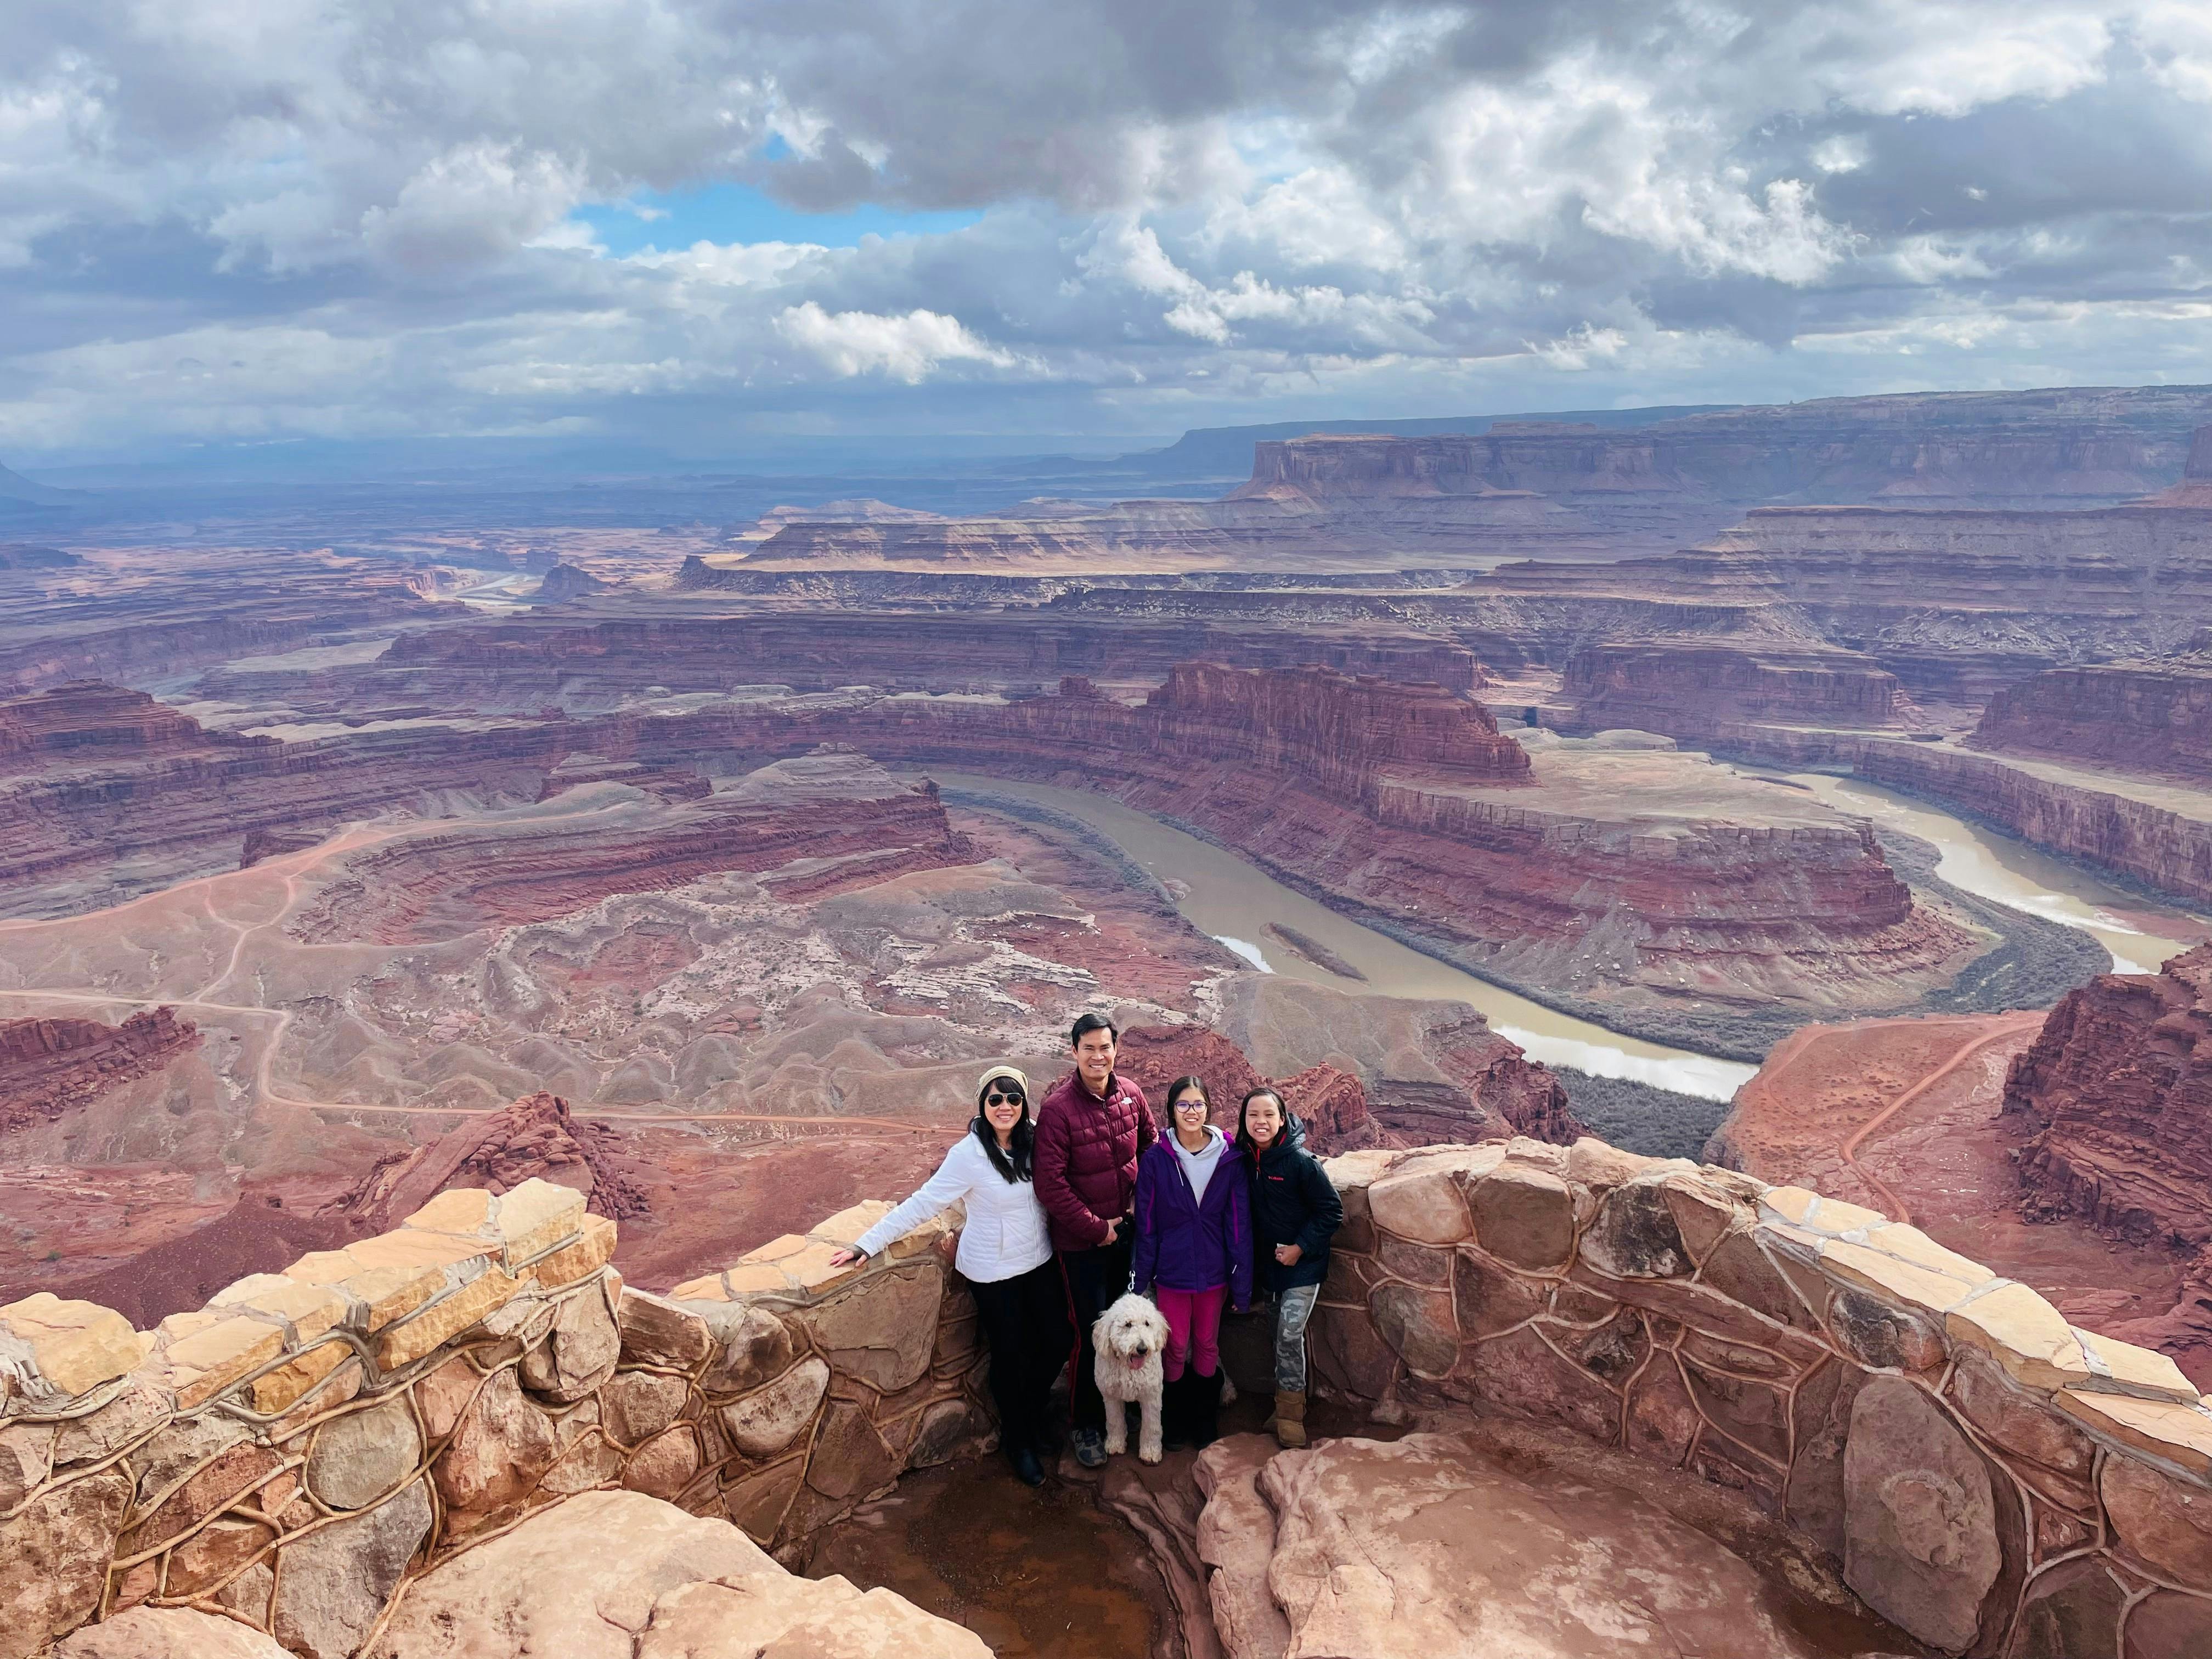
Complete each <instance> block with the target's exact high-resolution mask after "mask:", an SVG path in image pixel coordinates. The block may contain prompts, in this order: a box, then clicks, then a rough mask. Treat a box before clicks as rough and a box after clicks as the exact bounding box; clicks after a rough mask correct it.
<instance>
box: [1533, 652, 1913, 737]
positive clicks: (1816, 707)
mask: <svg viewBox="0 0 2212 1659" xmlns="http://www.w3.org/2000/svg"><path fill="white" fill-rule="evenodd" d="M1560 695H1561V696H1564V697H1566V698H1568V699H1571V701H1572V702H1574V703H1575V705H1576V708H1575V715H1574V720H1573V722H1572V725H1571V729H1572V730H1576V731H1583V732H1598V731H1604V730H1607V729H1610V728H1613V727H1619V726H1632V727H1635V728H1637V729H1638V730H1641V731H1646V732H1664V733H1666V734H1667V735H1668V737H1673V738H1700V737H1709V736H1711V735H1714V734H1715V732H1716V729H1717V727H1719V726H1723V725H1724V724H1726V723H1729V722H1735V721H1745V720H1763V721H1771V722H1773V723H1776V724H1778V725H1784V726H1792V725H1796V726H1868V727H1881V726H1899V725H1901V724H1904V723H1905V721H1906V720H1907V718H1908V716H1909V715H1910V714H1911V712H1912V708H1911V700H1910V699H1909V698H1908V697H1907V696H1905V690H1904V688H1903V687H1902V686H1900V685H1899V684H1898V680H1897V677H1896V676H1895V675H1894V674H1892V673H1891V672H1889V671H1888V670H1887V669H1885V668H1883V667H1882V666H1881V665H1880V664H1878V663H1876V662H1875V660H1874V659H1872V658H1870V657H1865V656H1862V655H1860V654H1858V653H1856V652H1845V651H1836V650H1831V649H1809V650H1808V649H1802V648H1798V649H1792V648H1790V647H1770V646H1766V645H1763V644H1759V643H1757V642H1752V643H1747V644H1743V645H1732V644H1729V643H1727V642H1719V643H1707V642H1705V641H1699V640H1695V639H1688V640H1656V641H1650V642H1648V643H1647V642H1644V641H1634V642H1631V641H1611V642H1607V643H1604V644H1599V645H1592V646H1588V647H1584V648H1583V649H1582V650H1579V651H1577V652H1576V653H1574V655H1573V656H1571V657H1570V658H1568V659H1567V669H1566V677H1565V681H1564V683H1563V684H1562V685H1561V687H1560Z"/></svg>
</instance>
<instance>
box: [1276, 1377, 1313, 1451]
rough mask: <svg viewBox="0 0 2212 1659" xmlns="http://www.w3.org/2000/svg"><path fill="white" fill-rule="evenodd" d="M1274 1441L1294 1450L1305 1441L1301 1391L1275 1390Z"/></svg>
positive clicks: (1303, 1407)
mask: <svg viewBox="0 0 2212 1659" xmlns="http://www.w3.org/2000/svg"><path fill="white" fill-rule="evenodd" d="M1273 1428H1274V1431H1275V1443H1276V1444H1277V1445H1279V1446H1281V1447H1283V1448H1285V1449H1287V1450H1292V1451H1295V1450H1296V1449H1297V1448H1299V1447H1300V1446H1303V1445H1304V1444H1305V1443H1306V1397H1305V1395H1304V1394H1303V1393H1299V1394H1289V1393H1286V1392H1285V1391H1284V1390H1282V1389H1277V1390H1276V1391H1275V1419H1274V1423H1273Z"/></svg>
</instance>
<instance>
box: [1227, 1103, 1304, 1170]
mask: <svg viewBox="0 0 2212 1659" xmlns="http://www.w3.org/2000/svg"><path fill="white" fill-rule="evenodd" d="M1261 1095H1265V1096H1267V1098H1268V1099H1270V1100H1272V1101H1273V1102H1274V1103H1275V1109H1276V1110H1277V1111H1279V1112H1280V1113H1281V1114H1282V1115H1283V1127H1282V1130H1281V1132H1280V1133H1278V1134H1277V1135H1276V1137H1275V1138H1274V1139H1273V1140H1272V1141H1270V1142H1268V1143H1267V1144H1268V1145H1269V1146H1284V1145H1286V1144H1287V1145H1295V1144H1296V1143H1295V1141H1293V1140H1292V1139H1291V1137H1292V1135H1293V1134H1294V1133H1296V1132H1297V1129H1298V1127H1299V1126H1298V1121H1297V1117H1296V1116H1294V1115H1292V1114H1291V1103H1290V1102H1288V1101H1287V1100H1285V1099H1284V1098H1283V1097H1282V1093H1281V1091H1279V1090H1275V1089H1271V1088H1269V1087H1268V1086H1267V1085H1266V1084H1264V1083H1263V1084H1261V1085H1260V1086H1259V1087H1258V1088H1256V1089H1253V1090H1250V1091H1248V1092H1247V1093H1246V1094H1245V1096H1244V1098H1243V1099H1242V1100H1240V1101H1238V1102H1237V1151H1238V1152H1242V1153H1243V1154H1244V1156H1245V1157H1247V1158H1250V1159H1251V1160H1252V1161H1253V1162H1254V1163H1255V1164H1257V1163H1258V1162H1259V1158H1260V1148H1259V1146H1258V1145H1257V1144H1256V1143H1255V1142H1254V1140H1253V1139H1252V1132H1251V1131H1250V1130H1249V1129H1248V1128H1246V1127H1244V1112H1245V1109H1246V1108H1247V1107H1249V1106H1250V1105H1251V1103H1253V1102H1254V1101H1255V1100H1257V1099H1259V1098H1260V1097H1261Z"/></svg>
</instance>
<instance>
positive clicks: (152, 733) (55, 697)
mask: <svg viewBox="0 0 2212 1659" xmlns="http://www.w3.org/2000/svg"><path fill="white" fill-rule="evenodd" d="M270 741H271V740H270V739H268V738H252V739H249V738H226V737H219V736H216V735H215V734H212V733H210V732H203V731H202V730H201V729H200V726H199V723H198V722H197V720H191V719H189V718H188V717H186V716H185V715H183V714H179V713H178V712H177V711H176V710H175V709H173V708H169V707H168V706H167V704H165V703H159V702H155V701H154V699H153V698H151V697H149V696H147V695H146V694H145V693H144V692H143V691H129V690H125V689H123V688H122V687H121V686H116V685H107V684H102V683H101V682H100V681H99V680H70V681H69V682H67V683H66V684H61V685H57V686H54V687H52V689H50V690H46V691H41V692H40V693H39V694H38V695H37V696H30V697H23V698H19V699H17V700H16V701H15V702H0V773H8V772H30V771H36V770H39V769H42V768H46V767H52V766H55V765H68V764H71V763H83V762H86V761H97V760H104V759H109V758H138V757H149V756H163V755H185V754H191V753H195V752H197V751H202V750H222V749H226V748H229V749H235V748H239V747H241V746H250V745H252V744H255V743H259V744H269V743H270Z"/></svg>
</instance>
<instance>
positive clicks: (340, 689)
mask: <svg viewBox="0 0 2212 1659" xmlns="http://www.w3.org/2000/svg"><path fill="white" fill-rule="evenodd" d="M714 574H715V573H714V572H713V571H711V570H708V568H706V567H704V566H702V567H700V568H699V571H698V573H697V574H696V575H693V576H691V578H690V582H689V591H690V592H699V593H709V594H710V593H712V592H714V583H713V580H712V578H713V576H714ZM939 603H940V604H941V602H939ZM1287 622H1288V625H1286V626H1276V625H1271V624H1269V623H1267V622H1265V621H1264V620H1262V621H1260V622H1258V623H1255V624H1253V625H1249V626H1237V627H1231V628H1214V627H1209V626H1207V625H1206V624H1205V623H1203V622H1198V623H1184V622H1177V621H1173V620H1165V619H1152V618H1147V617H1143V616H1140V615H1131V616H1121V617H1087V616H1072V615H1069V614H1066V613H1065V612H1062V611H1054V610H1051V609H1047V608H1031V607H1026V606H1024V607H1021V608H1009V609H1007V610H1006V611H1002V612H997V613H986V614H982V615H977V614H975V613H974V612H972V611H969V612H964V613H963V611H957V610H951V611H948V610H945V609H941V608H933V609H922V608H915V609H912V610H910V611H906V613H905V614H901V612H900V611H898V610H886V609H863V608H857V607H849V606H838V605H804V606H798V607H782V608H778V609H776V610H774V611H767V612H765V613H764V612H763V610H762V609H761V608H760V607H759V606H757V605H747V606H744V608H743V609H742V610H741V611H738V613H737V614H730V611H729V608H728V607H727V606H726V605H717V604H713V603H709V602H708V601H706V600H692V601H689V602H684V603H677V602H671V601H659V602H657V603H656V602H651V601H646V600H635V601H628V602H625V603H624V604H623V607H622V611H621V614H619V615H617V616H615V617H609V618H606V619H604V620H587V619H583V618H578V617H575V616H574V614H573V612H572V611H566V610H564V611H560V612H557V613H556V612H547V613H546V614H544V615H543V616H538V615H532V616H527V617H514V618H503V619H501V621H499V622H497V623H477V624H474V625H471V626H469V627H465V628H443V629H426V630H422V631H421V632H416V633H410V634H406V635H402V636H401V637H400V638H399V639H398V640H396V641H393V643H392V647H391V648H390V649H389V650H388V651H386V653H384V654H383V655H382V656H380V657H379V658H377V659H374V661H372V662H368V663H363V664H361V665H356V666H355V667H353V668H351V669H349V671H346V673H345V674H343V676H335V675H331V674H327V673H319V674H317V675H316V677H315V678H314V679H313V681H311V682H308V683H306V684H294V683H290V680H289V677H286V678H271V677H270V675H268V674H257V675H254V676H252V677H251V678H250V679H248V678H245V677H240V678H236V679H224V678H220V677H217V678H211V679H210V681H208V682H207V683H206V689H207V690H210V691H211V692H213V693H215V694H216V695H225V696H228V695H237V696H251V695H254V694H257V693H258V695H261V696H267V695H268V694H269V692H270V691H271V690H281V691H282V692H283V693H284V694H285V695H287V696H291V697H294V698H295V699H297V700H298V701H300V702H303V703H304V704H305V705H306V706H307V707H310V708H312V707H316V706H318V705H319V704H321V703H324V702H331V703H340V702H342V703H343V706H345V707H349V708H376V707H386V708H392V707H400V706H405V705H427V706H429V707H434V708H446V709H451V708H478V709H485V710H491V711H502V712H504V711H515V712H532V713H534V712H535V711H536V710H538V708H543V707H553V708H568V709H570V710H571V711H572V712H574V713H579V714H584V713H590V712H593V711H596V710H599V709H605V708H612V707H616V706H617V705H619V704H621V703H622V702H624V701H626V700H630V699H635V698H637V697H640V696H659V697H662V698H665V697H667V696H671V695H672V696H684V695H687V694H694V693H698V692H704V691H713V692H726V691H729V690H732V689H733V688H736V687H740V686H748V685H753V686H757V685H762V684H781V685H788V686H792V687H794V688H796V689H797V690H802V691H811V690H836V688H838V687H840V686H846V685H875V686H881V687H884V688H887V689H890V690H933V691H943V690H953V689H963V688H969V687H975V688H982V687H1000V686H1009V685H1012V686H1021V687H1024V688H1026V689H1034V688H1036V687H1037V686H1039V685H1050V684H1054V682H1056V681H1057V680H1058V679H1059V678H1060V677H1061V676H1062V675H1064V674H1086V675H1091V676H1094V677H1097V678H1133V679H1139V680H1146V681H1149V680H1151V679H1153V678H1157V676H1158V673H1159V672H1160V671H1161V670H1162V669H1163V668H1164V667H1165V666H1166V665H1169V664H1170V663H1174V662H1177V661H1181V660H1183V659H1188V658H1194V657H1201V658H1206V659H1212V660H1215V661H1219V662H1226V663H1231V664H1236V665H1242V666H1248V667H1288V666H1291V665H1297V664H1299V663H1309V662H1310V663H1318V664H1321V665H1323V666H1326V667H1331V668H1335V669H1338V670H1340V671H1344V672H1349V673H1378V674H1384V675H1388V676H1389V677H1390V678H1393V679H1401V680H1434V681H1436V682H1437V683H1438V684H1443V685H1447V686H1450V687H1453V688H1455V689H1457V690H1471V689H1472V688H1473V687H1474V685H1475V684H1478V682H1479V679H1480V676H1479V675H1478V674H1477V672H1476V670H1475V664H1474V654H1473V653H1471V652H1469V651H1468V650H1467V649H1466V647H1463V646H1461V645H1458V644H1456V643H1455V642H1454V641H1449V640H1445V639H1438V638H1435V637H1432V636H1425V635H1420V634H1418V633H1415V632H1413V631H1412V630H1409V629H1406V628H1403V627H1396V626H1392V625H1390V624H1389V623H1388V622H1387V621H1385V620H1382V619H1377V620H1376V621H1374V622H1371V623H1360V624H1355V625H1352V626H1349V627H1346V626H1341V625H1339V626H1316V625H1313V624H1310V623H1301V621H1300V619H1298V618H1297V617H1290V618H1288V619H1287ZM653 688H658V690H657V692H656V691H655V690H653Z"/></svg>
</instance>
